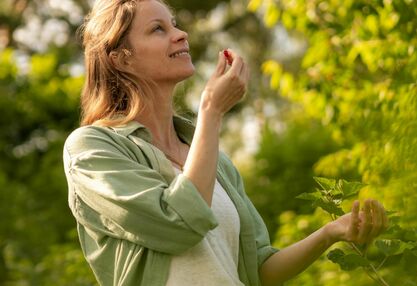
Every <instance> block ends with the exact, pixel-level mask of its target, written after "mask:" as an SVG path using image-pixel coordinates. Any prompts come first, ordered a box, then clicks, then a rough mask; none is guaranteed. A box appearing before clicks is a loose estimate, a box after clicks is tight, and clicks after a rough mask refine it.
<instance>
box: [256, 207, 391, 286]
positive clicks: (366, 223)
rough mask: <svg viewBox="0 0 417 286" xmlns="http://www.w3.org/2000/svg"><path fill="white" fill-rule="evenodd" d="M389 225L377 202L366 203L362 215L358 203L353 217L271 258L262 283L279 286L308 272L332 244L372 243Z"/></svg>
mask: <svg viewBox="0 0 417 286" xmlns="http://www.w3.org/2000/svg"><path fill="white" fill-rule="evenodd" d="M387 224H388V220H387V217H386V215H385V210H384V208H383V206H382V205H381V204H380V203H379V202H378V201H376V200H366V201H365V206H364V209H363V211H359V202H358V201H355V202H354V204H353V207H352V212H351V213H349V214H346V215H344V216H342V217H340V218H338V219H337V220H335V221H333V222H331V223H329V224H327V225H325V226H324V227H322V228H320V229H319V230H317V231H316V232H314V233H312V234H311V235H310V236H308V237H307V238H305V239H303V240H301V241H299V242H297V243H295V244H293V245H291V246H289V247H287V248H284V249H282V250H281V251H279V252H277V253H275V254H273V255H272V256H270V257H269V258H268V259H267V260H266V261H265V262H264V264H263V265H262V266H261V269H260V276H261V281H262V283H263V285H264V286H268V285H277V284H278V285H279V284H281V283H283V282H285V281H287V280H288V279H290V278H292V277H294V276H295V275H297V274H299V273H300V272H302V271H303V270H305V269H306V268H307V267H308V266H309V265H310V264H311V263H313V262H314V261H315V260H316V259H317V258H318V257H320V255H321V254H322V253H323V252H324V251H325V250H326V249H327V248H329V247H330V246H331V245H332V244H333V243H335V242H337V241H349V242H354V243H358V244H364V243H369V242H371V241H372V240H373V239H374V238H375V237H376V236H378V235H379V234H380V233H381V232H382V231H383V230H384V229H385V228H386V227H387Z"/></svg>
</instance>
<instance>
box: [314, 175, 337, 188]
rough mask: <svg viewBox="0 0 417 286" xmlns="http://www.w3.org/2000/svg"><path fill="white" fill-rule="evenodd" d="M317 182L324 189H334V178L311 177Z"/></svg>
mask: <svg viewBox="0 0 417 286" xmlns="http://www.w3.org/2000/svg"><path fill="white" fill-rule="evenodd" d="M313 178H314V180H315V181H316V182H317V184H319V185H320V187H322V188H323V189H324V190H329V189H334V188H335V187H336V180H335V179H328V178H324V177H313Z"/></svg>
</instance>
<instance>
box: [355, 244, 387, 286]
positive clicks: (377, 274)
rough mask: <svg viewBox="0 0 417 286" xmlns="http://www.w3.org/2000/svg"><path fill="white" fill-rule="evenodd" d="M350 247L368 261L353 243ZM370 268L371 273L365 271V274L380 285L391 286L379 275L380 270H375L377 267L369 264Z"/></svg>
mask: <svg viewBox="0 0 417 286" xmlns="http://www.w3.org/2000/svg"><path fill="white" fill-rule="evenodd" d="M349 245H350V246H351V247H352V248H353V249H354V250H355V251H356V253H357V254H359V255H360V256H362V257H363V258H365V259H366V257H365V256H364V253H362V251H361V250H360V249H359V248H358V247H357V246H356V245H355V244H354V243H352V242H351V243H349ZM383 262H385V261H383ZM369 268H370V269H371V272H369V271H368V270H367V269H365V272H366V274H368V276H369V277H370V278H372V280H374V281H376V282H378V284H379V285H383V286H389V284H388V283H387V282H386V281H385V280H384V278H382V276H381V275H379V273H378V270H377V269H376V268H375V266H373V265H372V263H369ZM372 274H374V275H375V276H376V277H373V275H372Z"/></svg>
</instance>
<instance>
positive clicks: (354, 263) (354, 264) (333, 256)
mask: <svg viewBox="0 0 417 286" xmlns="http://www.w3.org/2000/svg"><path fill="white" fill-rule="evenodd" d="M327 258H328V259H329V260H330V261H332V262H333V263H336V264H339V265H340V268H341V269H342V270H345V271H351V270H354V269H356V268H358V267H364V266H368V265H369V261H368V260H366V259H365V258H363V257H362V256H360V255H358V254H345V253H344V252H343V250H341V249H339V248H336V249H334V250H332V251H330V252H329V253H328V254H327Z"/></svg>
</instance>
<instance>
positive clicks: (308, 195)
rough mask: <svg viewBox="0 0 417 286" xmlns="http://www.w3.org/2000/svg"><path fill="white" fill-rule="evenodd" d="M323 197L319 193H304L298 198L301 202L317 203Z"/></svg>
mask: <svg viewBox="0 0 417 286" xmlns="http://www.w3.org/2000/svg"><path fill="white" fill-rule="evenodd" d="M321 197H322V195H321V194H320V193H319V192H313V193H302V194H300V195H298V196H296V198H297V199H301V200H307V201H315V200H318V199H320V198H321Z"/></svg>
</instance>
